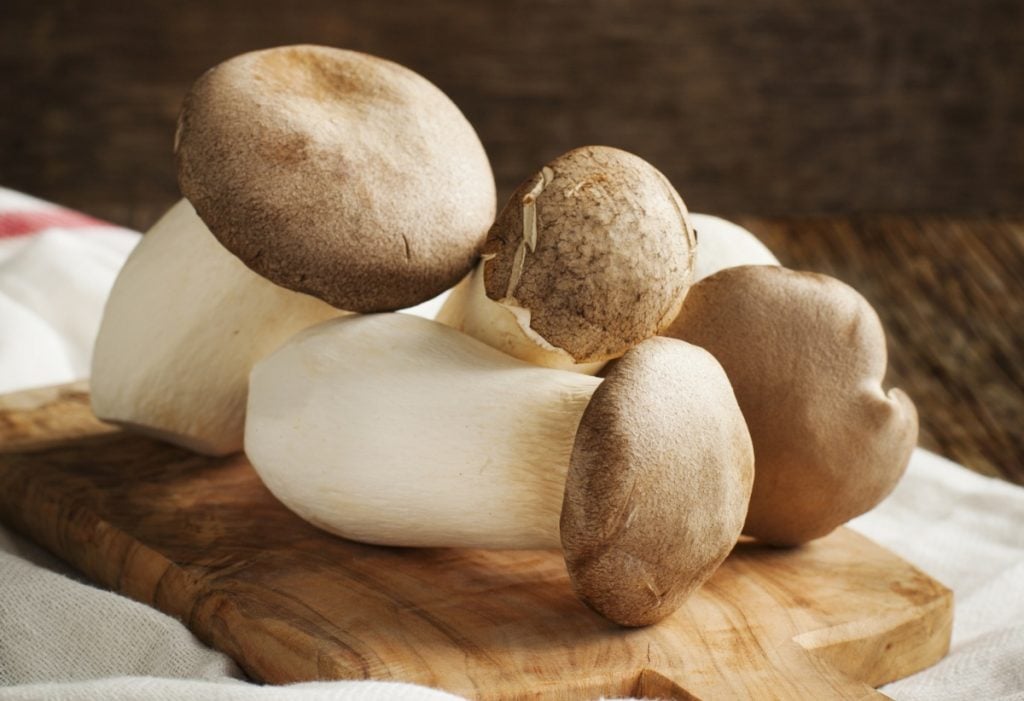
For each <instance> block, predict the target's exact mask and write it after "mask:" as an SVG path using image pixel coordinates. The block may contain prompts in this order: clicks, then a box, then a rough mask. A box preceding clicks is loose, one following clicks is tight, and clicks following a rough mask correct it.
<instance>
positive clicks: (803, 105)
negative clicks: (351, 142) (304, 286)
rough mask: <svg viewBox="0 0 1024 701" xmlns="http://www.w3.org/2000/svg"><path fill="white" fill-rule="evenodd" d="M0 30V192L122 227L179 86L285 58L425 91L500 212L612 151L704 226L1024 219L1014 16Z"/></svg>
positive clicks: (447, 5)
mask: <svg viewBox="0 0 1024 701" xmlns="http://www.w3.org/2000/svg"><path fill="white" fill-rule="evenodd" d="M0 27H2V29H0V32H2V35H0V72H2V78H0V90H2V91H3V92H2V93H0V105H2V120H0V182H2V183H3V184H5V185H7V186H9V187H15V188H20V189H23V190H27V191H30V192H34V193H37V194H39V195H41V196H44V197H51V198H60V199H62V200H63V201H64V202H66V203H67V204H69V205H72V206H75V207H79V208H81V209H85V210H86V211H89V212H91V213H94V214H97V215H99V216H105V217H108V218H111V219H115V220H117V221H120V222H124V223H127V224H131V225H134V226H136V227H143V226H146V225H148V224H149V223H151V221H152V219H153V217H154V216H155V214H156V213H155V212H154V211H152V209H151V207H156V208H157V209H161V208H163V207H165V206H166V205H168V204H169V203H170V202H171V201H172V200H173V199H174V198H175V197H176V194H177V189H176V186H175V178H174V171H173V164H172V162H171V155H170V153H171V138H172V134H173V124H174V119H175V116H176V113H177V110H178V106H179V103H180V101H181V98H182V95H183V94H184V92H185V90H186V89H187V87H188V85H189V84H190V83H191V81H192V80H193V79H195V78H196V77H197V76H198V75H199V74H200V73H202V71H203V70H205V69H206V68H208V67H209V66H212V65H213V64H215V63H217V62H219V61H221V60H223V59H225V58H228V57H230V56H232V55H235V54H237V53H241V52H243V51H247V50H251V49H256V48H262V47H267V46H274V45H278V44H288V43H301V42H311V43H322V44H329V45H336V46H343V47H349V48H355V49H359V50H363V51H368V52H371V53H376V54H379V55H382V56H385V57H388V58H391V59H394V60H396V61H398V62H400V63H403V64H406V65H408V66H409V67H411V68H413V69H415V70H417V71H419V72H420V73H422V74H423V75H425V76H426V77H428V78H429V79H430V80H432V81H434V82H435V83H436V84H437V85H439V86H440V87H441V88H442V89H444V90H445V91H446V92H447V93H448V94H449V95H451V97H452V98H453V99H454V100H455V102H456V103H457V104H458V105H459V106H460V107H461V108H462V109H463V111H464V112H465V113H466V114H467V116H468V117H469V118H470V121H472V122H473V124H474V125H476V127H477V129H478V131H479V133H480V135H481V138H482V139H483V142H484V145H485V146H486V147H487V150H488V152H489V154H490V156H491V159H492V161H493V164H494V168H495V172H496V175H497V179H498V183H499V188H500V192H501V193H502V194H507V193H508V192H509V191H510V190H511V188H512V187H513V186H514V185H515V183H516V182H518V181H519V180H521V179H522V178H524V177H526V176H527V175H528V174H529V173H531V172H532V171H533V170H535V169H536V168H538V167H539V166H540V165H541V164H543V163H544V162H546V161H547V160H550V159H551V158H552V157H554V156H556V155H558V154H559V153H561V152H563V151H565V150H568V149H569V148H572V147H574V146H579V145H582V144H585V143H604V144H609V145H613V146H619V147H622V148H626V149H628V150H631V151H634V152H636V153H638V154H639V155H641V156H643V157H645V158H647V159H648V160H649V161H651V162H652V163H654V164H655V165H656V166H658V167H659V168H661V169H662V170H663V171H664V172H665V173H666V174H667V175H668V176H669V178H670V179H671V180H672V181H673V182H674V183H675V184H676V186H677V187H678V189H679V190H680V192H681V193H682V194H683V198H684V199H685V200H686V201H687V203H688V204H689V205H690V206H691V207H692V208H693V209H695V210H697V211H714V212H726V213H737V212H743V213H749V214H787V215H790V214H795V213H826V212H829V213H833V212H839V213H843V212H849V211H860V212H863V211H887V212H894V211H897V212H931V213H935V212H940V213H972V214H976V213H984V212H1003V213H1005V212H1010V211H1012V212H1024V198H1022V197H1021V195H1022V193H1024V89H1022V88H1021V86H1022V85H1024V3H1022V2H1021V1H1020V0H960V1H957V2H950V1H949V0H930V1H927V2H926V1H924V0H904V1H902V2H893V0H829V1H828V2H820V0H741V1H737V2H721V1H720V0H677V1H675V2H670V1H667V0H660V1H659V0H638V1H635V2H631V1H628V0H594V1H593V2H560V1H557V0H525V1H519V2H502V3H495V2H474V1H472V0H432V1H431V2H394V1H393V2H387V1H384V0H351V1H349V2H331V1H330V0H313V1H305V2H303V1H302V0H295V1H294V2H271V1H270V0H245V1H244V2H243V1H238V2H227V1H225V0H217V1H211V2H166V1H160V2H156V1H153V0H105V1H102V2H87V1H83V0H50V1H47V0H4V2H3V3H0Z"/></svg>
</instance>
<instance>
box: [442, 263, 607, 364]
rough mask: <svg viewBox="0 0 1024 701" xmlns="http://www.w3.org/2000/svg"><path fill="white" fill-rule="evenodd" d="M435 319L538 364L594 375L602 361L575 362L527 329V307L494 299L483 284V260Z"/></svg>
mask: <svg viewBox="0 0 1024 701" xmlns="http://www.w3.org/2000/svg"><path fill="white" fill-rule="evenodd" d="M437 321H439V322H441V323H442V324H445V325H446V326H450V327H452V328H453V329H458V330H459V331H462V332H464V333H467V334H469V335H470V336H472V337H473V338H476V339H479V340H480V341H483V342H484V343H486V344H487V345H489V346H491V347H492V348H496V349H498V350H500V351H501V352H503V353H506V354H508V355H511V356H512V357H514V358H519V359H520V360H523V361H525V362H527V363H533V364H534V365H540V366H541V367H546V368H554V369H558V370H568V371H570V372H577V373H582V374H585V375H596V374H597V373H598V372H600V371H601V368H603V367H604V366H605V363H604V362H596V363H577V362H575V360H574V359H573V357H572V356H571V355H569V354H568V353H567V352H566V351H564V350H562V349H561V348H558V347H557V346H553V345H551V344H550V343H548V342H547V341H546V340H544V338H543V337H542V336H540V335H539V334H538V333H537V332H535V331H534V330H533V329H531V328H530V310H529V309H524V308H523V307H517V306H514V305H509V304H504V303H502V302H495V301H494V300H492V299H491V298H489V297H488V296H487V291H486V288H485V287H484V263H483V262H480V263H478V264H477V266H476V269H475V270H474V271H473V272H472V273H471V274H470V276H469V277H467V278H466V279H464V280H463V281H462V282H460V283H459V284H458V285H457V286H456V287H455V288H454V289H453V290H452V291H451V294H449V295H448V298H447V299H446V300H445V303H444V306H443V307H441V311H440V312H438V315H437Z"/></svg>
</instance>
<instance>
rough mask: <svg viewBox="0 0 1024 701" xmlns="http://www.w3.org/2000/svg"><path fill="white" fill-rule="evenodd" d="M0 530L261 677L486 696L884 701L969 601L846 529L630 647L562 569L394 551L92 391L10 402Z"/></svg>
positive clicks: (754, 552) (546, 562)
mask: <svg viewBox="0 0 1024 701" xmlns="http://www.w3.org/2000/svg"><path fill="white" fill-rule="evenodd" d="M0 519H2V520H3V521H4V522H6V523H8V524H10V525H12V526H14V527H15V528H17V529H18V530H20V531H22V532H23V533H25V534H27V535H28V536H30V537H31V538H33V539H34V540H36V541H37V542H39V543H40V544H42V545H44V546H45V547H47V548H48V549H50V550H51V551H53V552H54V553H56V554H58V555H59V556H61V557H62V558H64V559H66V560H67V561H68V562H70V563H71V564H72V565H74V566H75V567H77V568H78V569H80V570H81V571H82V572H83V573H85V574H86V575H87V576H89V577H91V578H92V579H93V580H95V581H96V582H98V583H99V584H101V585H103V586H107V587H110V588H112V589H115V590H117V591H120V592H123V593H125V594H127V595H128V596H131V597H133V598H135V599H137V600H139V601H142V602H145V603H148V604H151V605H153V606H156V607H157V608H160V609H161V610H163V611H165V612H167V613H169V614H170V615H172V616H175V617H177V618H179V619H180V620H182V621H184V622H185V623H186V624H187V625H188V626H189V627H190V628H191V629H192V630H193V631H195V633H196V634H197V635H198V636H199V637H200V638H202V639H203V640H204V641H206V642H207V643H209V644H211V645H213V646H214V647H217V648H219V649H221V650H223V651H225V652H227V653H228V654H230V655H231V656H232V657H233V658H234V659H235V660H237V661H238V662H239V664H240V665H241V666H242V668H243V669H245V671H246V672H247V673H248V674H249V675H250V676H251V677H252V678H254V679H256V680H259V681H264V682H269V683H283V682H293V681H300V680H311V679H381V680H400V681H406V682H414V683H419V684H425V685H429V686H433V687H437V688H441V689H445V690H448V691H451V692H454V693H456V694H462V695H466V696H470V697H474V698H494V699H498V698H502V699H506V698H595V697H597V696H599V695H608V696H617V695H631V694H633V695H646V696H658V697H670V698H687V699H690V698H698V699H732V698H738V697H756V698H761V697H771V698H792V699H806V698H867V697H872V696H876V695H877V694H876V692H874V691H873V690H872V687H874V686H877V685H880V684H883V683H885V682H887V681H890V680H893V679H897V678H900V677H902V676H905V675H907V674H910V673H912V672H915V671H917V670H920V669H922V668H924V667H926V666H928V665H930V664H932V663H934V662H935V661H937V660H938V659H939V658H941V656H942V655H943V654H945V652H946V650H947V647H948V644H949V635H950V629H951V621H952V596H951V593H950V592H949V591H948V590H947V589H945V588H944V587H943V586H942V585H941V584H939V583H937V582H935V581H934V580H932V579H930V578H929V577H927V576H926V575H924V574H923V573H921V572H920V571H918V570H916V569H914V568H913V567H911V566H910V565H908V564H907V563H905V562H903V561H902V560H900V559H899V558H898V557H896V556H895V555H893V554H891V553H889V552H887V551H886V550H884V549H882V548H880V547H879V546H877V545H875V544H874V543H872V542H870V541H869V540H867V539H865V538H863V537H861V536H859V535H857V534H855V533H853V532H852V531H849V530H846V529H840V530H838V531H836V532H835V533H833V534H832V535H830V536H829V537H827V538H824V539H822V540H820V541H816V542H814V543H812V544H810V545H808V546H805V547H802V548H798V549H773V548H767V547H764V546H761V545H759V544H757V543H755V542H752V541H743V542H741V543H740V545H739V546H738V547H737V549H736V551H735V552H734V553H733V554H732V555H731V556H730V557H729V559H728V560H727V561H726V563H725V565H723V567H722V568H721V569H720V570H719V571H718V572H717V573H716V574H715V575H714V576H713V577H712V579H711V580H710V581H709V582H708V583H707V584H706V585H705V586H704V587H703V588H702V589H701V590H700V591H699V592H698V593H697V594H695V595H694V596H693V597H691V599H690V600H688V602H687V604H686V605H685V606H684V607H683V608H682V609H681V610H680V611H678V612H677V613H676V614H674V615H673V616H671V617H669V618H668V619H666V620H665V621H663V622H662V623H660V624H657V625H655V626H651V627H648V628H643V629H623V628H620V627H618V626H615V625H614V624H611V623H609V622H608V621H606V620H604V619H602V618H600V617H599V616H597V615H596V614H594V613H592V612H591V611H590V610H589V609H587V608H585V607H584V606H583V605H582V604H580V603H579V601H578V600H576V598H575V597H574V596H573V594H572V592H571V590H570V587H569V582H568V576H567V574H566V572H565V567H564V565H563V563H562V559H561V556H560V554H559V553H558V552H553V551H540V552H495V551H479V550H449V549H422V550H415V549H405V548H382V547H374V546H368V545H361V544H358V543H354V542H350V541H346V540H343V539H340V538H335V537H332V536H329V535H326V534H324V533H322V532H320V531H317V530H316V529H314V528H312V527H311V526H309V525H307V524H306V523H304V522H303V521H301V520H300V519H298V518H297V517H295V516H293V515H292V514H291V513H290V512H288V511H287V510H285V509H284V508H283V507H282V506H281V505H280V504H279V503H278V502H277V501H276V500H275V499H274V498H273V497H272V496H271V495H270V493H269V492H267V490H266V489H265V488H264V487H263V486H262V484H261V483H260V482H259V480H258V478H257V476H256V474H255V473H254V471H253V470H252V468H251V466H250V465H249V464H248V463H247V462H246V460H245V459H244V458H243V457H241V456H234V457H229V458H221V459H213V458H207V457H203V456H199V455H196V454H193V453H189V452H187V451H184V450H180V449H177V448H173V447H171V446H168V445H165V444H161V443H158V442H154V441H152V440H149V439H146V438H143V437H139V436H135V435H131V434H127V433H124V432H121V431H117V430H110V429H109V427H105V426H103V425H101V424H99V423H98V422H97V421H96V420H95V419H94V418H93V416H92V414H91V411H90V410H89V407H88V399H87V394H85V393H84V392H83V388H82V387H81V386H79V387H74V388H71V389H68V390H66V391H61V390H44V391H30V392H27V393H22V394H20V395H13V396H9V397H6V398H2V399H0Z"/></svg>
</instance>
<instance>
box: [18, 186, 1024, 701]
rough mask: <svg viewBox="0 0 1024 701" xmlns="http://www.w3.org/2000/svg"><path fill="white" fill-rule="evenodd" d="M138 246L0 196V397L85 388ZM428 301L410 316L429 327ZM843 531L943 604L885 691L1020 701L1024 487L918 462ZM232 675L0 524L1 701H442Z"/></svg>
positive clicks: (165, 626)
mask: <svg viewBox="0 0 1024 701" xmlns="http://www.w3.org/2000/svg"><path fill="white" fill-rule="evenodd" d="M5 232H6V233H5ZM136 241H137V235H136V234H134V233H132V232H128V231H126V230H124V229H119V228H117V227H111V226H107V225H103V224H102V223H100V222H97V221H96V220H93V219H89V218H87V217H84V216H83V215H79V214H77V213H74V212H70V211H69V210H65V209H61V208H58V207H55V206H54V205H50V204H47V203H43V202H41V201H39V200H35V199H33V198H29V197H26V196H24V195H20V194H18V193H13V192H11V191H7V190H2V189H0V391H5V392H6V391H13V390H14V389H20V388H23V387H28V386H33V385H44V384H55V383H59V382H66V381H69V380H72V379H78V378H81V377H84V376H85V374H86V373H87V369H88V366H89V355H90V350H91V346H92V339H93V338H94V336H95V333H96V329H97V327H98V323H99V317H100V314H101V311H102V303H103V299H104V298H105V296H106V294H107V293H108V291H109V289H110V286H111V284H112V283H113V280H114V277H115V276H116V273H117V270H118V268H119V267H120V265H121V263H122V262H123V260H124V258H125V257H126V256H127V254H128V252H129V251H130V250H131V248H132V246H133V245H134V243H135V242H136ZM437 304H438V303H437V302H436V301H434V302H432V303H429V304H427V305H424V306H423V307H421V308H420V309H419V310H418V311H419V313H422V314H424V315H427V316H429V315H430V313H431V312H432V311H433V310H435V309H436V308H437ZM919 408H920V410H921V411H922V412H927V410H928V409H927V407H919ZM852 527H853V528H855V529H857V530H859V531H860V532H862V533H864V534H865V535H867V536H869V537H871V538H872V539H874V540H875V541H877V542H879V543H881V544H882V545H885V546H887V547H889V548H890V549H892V550H893V551H895V552H897V553H898V554H900V555H901V556H903V557H904V558H906V559H907V560H909V561H910V562H912V563H914V564H915V565H917V566H918V567H920V568H921V569H922V570H924V571H925V572H927V573H929V574H930V575H932V576H933V577H935V578H937V579H939V580H940V581H942V582H943V583H945V584H946V585H947V586H949V587H951V588H952V589H953V591H954V593H955V598H956V614H955V623H954V632H953V646H952V649H951V651H950V654H949V655H948V656H947V657H946V658H945V659H944V660H943V661H941V662H940V663H939V664H937V665H936V666H934V667H932V668H931V669H928V670H925V671H923V672H921V673H919V674H917V675H914V676H913V677H910V678H908V679H904V680H901V681H899V682H896V683H893V684H890V685H888V686H886V687H884V688H883V691H884V692H885V693H887V694H889V695H890V696H893V697H894V698H897V699H922V700H923V699H928V700H929V701H931V700H934V699H1024V489H1022V488H1020V487H1016V486H1013V485H1011V484H1008V483H1006V482H1003V481H1000V480H995V479H989V478H986V477H982V476H980V475H977V474H974V473H972V472H970V471H968V470H966V469H964V468H963V467H960V466H959V465H956V464H954V463H951V462H949V461H947V460H944V459H942V458H940V457H938V456H935V455H933V454H931V453H928V452H926V451H923V450H918V451H916V452H915V453H914V456H913V459H912V460H911V464H910V467H909V469H908V471H907V474H906V476H905V477H904V478H903V480H902V481H901V482H900V484H899V486H898V487H897V488H896V490H895V492H894V493H893V494H892V495H891V496H890V497H889V498H888V499H887V500H886V501H884V502H883V503H882V504H881V505H879V506H878V507H877V508H876V509H874V510H873V511H871V512H870V513H868V514H866V515H864V516H862V517H860V518H858V519H856V520H855V521H854V522H853V523H852ZM566 673H567V674H571V673H572V670H566ZM242 676H243V675H242V674H241V672H240V671H239V670H238V668H237V666H235V664H234V663H233V662H232V661H231V660H230V659H228V658H227V657H226V656H225V655H223V654H221V653H219V652H216V651H214V650H211V649H209V648H207V647H206V646H204V645H203V644H202V643H200V642H199V641H198V640H197V639H196V638H195V637H194V636H192V634H191V633H189V631H188V630H187V629H186V628H185V627H184V626H183V625H181V624H180V623H179V622H178V621H176V620H174V619H172V618H170V617H168V616H165V615H164V614H162V613H160V612H159V611H156V610H154V609H151V608H149V607H147V606H143V605H142V604H138V603H136V602H133V601H130V600H128V599H126V598H124V597H121V596H119V595H117V594H114V593H111V592H107V591H103V590H100V589H98V588H96V587H93V586H91V585H89V584H88V583H87V582H85V581H83V579H82V578H81V577H79V576H78V575H76V574H75V573H74V572H73V571H72V570H70V569H69V568H68V567H66V566H65V565H63V564H62V563H60V562H59V561H58V560H56V559H55V558H53V557H51V556H50V555H48V554H47V553H45V552H43V551H42V550H40V549H39V548H36V547H35V546H34V545H32V544H31V543H28V542H27V541H25V540H24V539H22V538H20V537H19V536H17V535H15V534H14V533H12V532H11V531H9V530H6V529H4V528H3V527H0V701H2V700H6V699H26V700H28V699H31V700H33V701H37V700H45V699H54V700H57V699H62V700H63V699H67V700H69V701H72V700H73V701H78V700H87V699H88V700H92V699H104V700H105V699H113V700H115V701H117V700H121V699H193V698H203V699H224V700H225V701H229V700H230V701H235V700H236V699H237V700H239V701H241V700H243V699H246V700H247V699H253V700H259V699H264V698H266V699H270V698H274V699H283V700H284V701H321V700H327V699H330V700H331V701H335V700H342V699H344V700H348V699H366V700H371V699H374V700H375V699H398V700H399V701H401V700H403V699H424V700H426V699H443V698H453V697H451V696H449V695H447V694H442V693H440V692H438V691H435V690H431V689H426V688H423V687H417V686H411V685H394V684H385V683H382V682H320V683H311V684H297V685H292V686H288V687H284V688H268V687H261V686H257V685H254V684H250V683H247V682H245V681H244V679H243V678H242Z"/></svg>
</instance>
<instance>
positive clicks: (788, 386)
mask: <svg viewBox="0 0 1024 701" xmlns="http://www.w3.org/2000/svg"><path fill="white" fill-rule="evenodd" d="M666 335H669V336H673V337H675V338H680V339H683V340H685V341H688V342H690V343H695V344H697V345H699V346H701V347H703V348H706V349H707V350H709V351H710V352H711V353H712V354H713V355H714V356H715V357H716V358H717V359H718V361H719V362H720V363H721V364H722V367H724V368H725V371H726V373H727V374H728V376H729V380H730V381H731V382H732V386H733V388H734V390H735V391H736V398H737V399H738V400H739V404H740V407H741V408H742V409H743V415H744V416H745V417H746V420H747V425H748V426H749V427H750V435H751V438H752V439H753V441H754V455H755V457H756V468H757V475H756V478H755V480H754V492H753V495H752V496H751V501H750V512H749V514H748V516H747V523H746V525H745V526H744V529H743V531H744V533H747V534H749V535H752V536H755V537H757V538H759V539H761V540H764V541H767V542H771V543H777V544H783V545H786V544H796V543H802V542H805V541H808V540H811V539H813V538H818V537H820V536H823V535H826V534H827V533H829V532H830V531H832V530H833V529H834V528H836V527H837V526H839V525H841V524H843V523H845V522H846V521H848V520H850V519H851V518H853V517H854V516H857V515H859V514H862V513H864V512H865V511H867V510H869V509H870V508H872V507H873V506H875V505H876V504H877V503H878V502H879V501H881V500H882V498H884V497H885V496H886V495H887V494H888V493H889V492H890V491H892V489H893V487H895V485H896V483H897V481H899V478H900V476H901V475H902V474H903V471H904V469H905V468H906V466H907V462H908V461H909V460H910V454H911V451H912V450H913V448H914V445H915V444H916V443H917V411H916V410H915V408H914V404H913V402H911V401H910V399H909V398H908V397H907V395H906V394H904V393H903V392H901V391H900V390H898V389H894V390H891V391H889V392H888V393H886V392H885V391H884V390H883V389H882V379H883V376H884V375H885V368H886V347H885V335H884V332H883V330H882V325H881V322H880V321H879V319H878V315H877V314H876V313H875V311H874V309H872V308H871V305H869V304H868V302H867V301H866V300H865V299H864V298H863V297H861V296H860V294H858V293H857V291H856V290H854V289H853V288H851V287H849V286H847V285H845V284H843V283H842V282H840V281H838V280H835V279H833V278H830V277H827V276H825V275H819V274H816V273H801V272H794V271H792V270H786V269H785V268H780V267H775V266H741V267H736V268H727V269H725V270H721V271H719V272H718V273H716V274H714V275H712V276H710V277H708V278H705V279H704V280H701V281H700V282H698V283H697V284H695V285H694V286H693V287H692V288H691V289H690V292H689V293H688V294H687V297H686V302H685V303H684V305H683V309H682V311H681V312H680V314H679V317H678V318H677V319H676V320H675V322H674V323H673V324H672V326H671V328H669V330H668V331H667V332H666Z"/></svg>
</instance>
